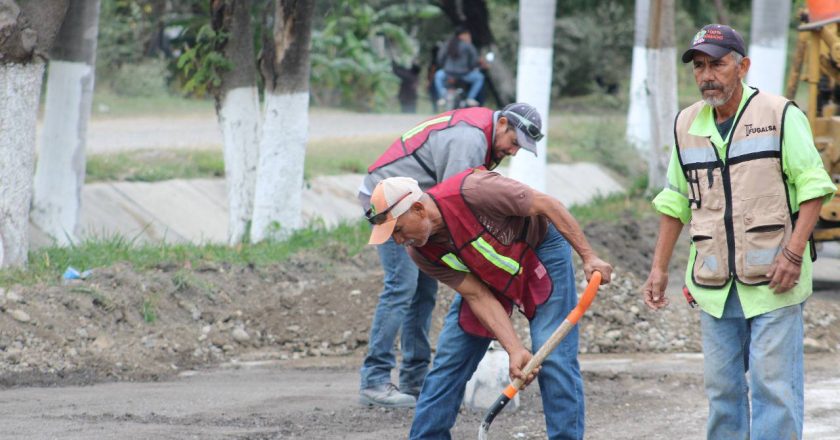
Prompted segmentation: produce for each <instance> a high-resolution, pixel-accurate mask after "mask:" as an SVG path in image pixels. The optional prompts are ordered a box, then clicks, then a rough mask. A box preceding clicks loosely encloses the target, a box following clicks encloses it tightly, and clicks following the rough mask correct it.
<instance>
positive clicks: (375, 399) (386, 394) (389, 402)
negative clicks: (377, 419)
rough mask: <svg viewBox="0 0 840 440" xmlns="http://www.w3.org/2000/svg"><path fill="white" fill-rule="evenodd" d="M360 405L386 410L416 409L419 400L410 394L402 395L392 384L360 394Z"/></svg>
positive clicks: (366, 390)
mask: <svg viewBox="0 0 840 440" xmlns="http://www.w3.org/2000/svg"><path fill="white" fill-rule="evenodd" d="M359 403H361V404H362V405H367V406H382V407H385V408H414V405H416V404H417V399H415V398H414V396H412V395H410V394H405V393H401V392H400V389H399V388H397V387H396V386H394V384H392V383H386V384H384V385H379V386H375V387H371V388H365V389H363V390H362V391H360V392H359Z"/></svg>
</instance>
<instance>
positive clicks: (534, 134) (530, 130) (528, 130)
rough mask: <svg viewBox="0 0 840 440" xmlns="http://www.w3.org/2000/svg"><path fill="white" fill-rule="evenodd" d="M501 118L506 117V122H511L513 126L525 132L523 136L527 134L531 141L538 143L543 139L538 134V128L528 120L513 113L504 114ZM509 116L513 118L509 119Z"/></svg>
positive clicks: (540, 134) (541, 135)
mask: <svg viewBox="0 0 840 440" xmlns="http://www.w3.org/2000/svg"><path fill="white" fill-rule="evenodd" d="M502 116H506V117H507V118H508V120H510V121H511V122H513V125H515V126H516V127H518V128H521V129H523V131H525V134H527V135H528V137H529V138H531V139H533V140H534V141H535V142H539V141H540V140H541V139H542V138H543V134H542V133H540V129H539V127H537V126H536V125H534V123H533V122H531V121H530V120H528V119H526V118H523V117H522V116H519V115H517V114H516V113H514V112H505V113H502ZM511 116H513V118H511Z"/></svg>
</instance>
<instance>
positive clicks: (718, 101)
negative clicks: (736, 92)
mask: <svg viewBox="0 0 840 440" xmlns="http://www.w3.org/2000/svg"><path fill="white" fill-rule="evenodd" d="M726 101H729V99H727V98H705V97H704V98H703V102H705V103H706V104H709V105H710V106H712V107H715V108H717V107H720V106H722V105H723V104H726Z"/></svg>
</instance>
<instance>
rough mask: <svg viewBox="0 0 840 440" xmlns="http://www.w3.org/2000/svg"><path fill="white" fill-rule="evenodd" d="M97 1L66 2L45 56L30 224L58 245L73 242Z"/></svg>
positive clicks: (91, 78)
mask: <svg viewBox="0 0 840 440" xmlns="http://www.w3.org/2000/svg"><path fill="white" fill-rule="evenodd" d="M98 22H99V0H70V7H69V8H68V10H67V15H66V17H65V20H64V22H63V24H62V25H61V29H60V30H59V33H58V37H57V39H56V43H55V45H54V46H53V48H52V50H51V52H50V62H49V67H48V69H49V74H48V79H47V92H46V94H47V97H46V104H45V109H44V128H43V131H42V135H41V142H40V150H39V152H38V161H37V166H36V168H35V188H34V193H33V200H32V212H31V219H32V223H34V224H35V225H36V226H38V227H39V228H40V229H41V230H42V231H43V232H44V233H46V234H47V235H49V236H50V237H52V238H53V239H55V240H56V242H57V243H59V244H61V245H67V244H70V243H72V242H74V241H75V233H76V228H77V226H78V223H79V209H80V206H81V192H82V185H84V181H85V140H86V138H87V124H88V119H89V118H90V108H91V104H92V103H93V84H94V70H95V59H96V38H97V35H98Z"/></svg>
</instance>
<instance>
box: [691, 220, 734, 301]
mask: <svg viewBox="0 0 840 440" xmlns="http://www.w3.org/2000/svg"><path fill="white" fill-rule="evenodd" d="M691 241H692V242H693V243H694V249H695V250H696V251H697V252H696V256H695V258H694V265H693V267H692V275H693V277H694V282H695V283H697V284H698V285H700V286H706V287H721V286H723V285H725V284H726V282H727V281H728V280H729V259H728V257H727V255H728V254H727V251H726V229H725V228H724V226H723V222H720V221H715V220H708V221H704V222H697V223H692V225H691Z"/></svg>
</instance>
